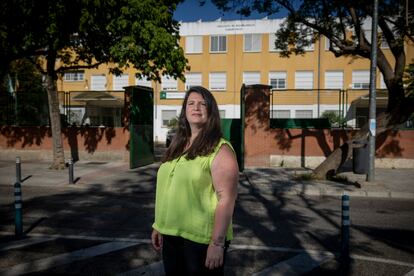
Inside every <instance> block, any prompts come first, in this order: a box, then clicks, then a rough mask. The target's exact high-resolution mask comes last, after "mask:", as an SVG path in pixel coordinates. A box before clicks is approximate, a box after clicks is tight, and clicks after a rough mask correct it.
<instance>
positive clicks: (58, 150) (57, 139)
mask: <svg viewBox="0 0 414 276" xmlns="http://www.w3.org/2000/svg"><path fill="white" fill-rule="evenodd" d="M49 63H52V62H49V60H48V74H47V75H46V78H45V86H46V91H47V97H48V104H49V116H50V126H51V129H52V141H53V161H52V164H51V166H50V169H55V170H63V169H64V168H65V155H64V151H63V143H62V129H61V122H60V111H59V98H58V94H57V85H56V78H55V77H54V72H53V73H51V72H50V71H49V68H50V67H49ZM53 71H54V61H53Z"/></svg>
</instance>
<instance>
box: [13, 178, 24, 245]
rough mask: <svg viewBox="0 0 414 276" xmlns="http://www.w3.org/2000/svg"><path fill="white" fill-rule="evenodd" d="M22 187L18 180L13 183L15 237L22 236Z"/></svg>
mask: <svg viewBox="0 0 414 276" xmlns="http://www.w3.org/2000/svg"><path fill="white" fill-rule="evenodd" d="M22 203H23V202H22V188H21V185H20V182H19V181H17V182H16V183H14V224H15V228H14V233H15V235H16V237H17V238H20V237H22V236H23V216H22V205H23V204H22Z"/></svg>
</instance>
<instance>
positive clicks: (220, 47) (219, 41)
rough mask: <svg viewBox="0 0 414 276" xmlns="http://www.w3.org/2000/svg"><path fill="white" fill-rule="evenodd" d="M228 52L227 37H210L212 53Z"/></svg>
mask: <svg viewBox="0 0 414 276" xmlns="http://www.w3.org/2000/svg"><path fill="white" fill-rule="evenodd" d="M226 51H227V37H226V36H225V35H212V36H210V52H212V53H222V52H226Z"/></svg>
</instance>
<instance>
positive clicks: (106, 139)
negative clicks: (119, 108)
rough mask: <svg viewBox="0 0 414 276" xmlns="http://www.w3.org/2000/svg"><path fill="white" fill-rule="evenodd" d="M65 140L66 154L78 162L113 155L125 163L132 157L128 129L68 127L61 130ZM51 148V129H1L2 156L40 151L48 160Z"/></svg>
mask: <svg viewBox="0 0 414 276" xmlns="http://www.w3.org/2000/svg"><path fill="white" fill-rule="evenodd" d="M62 138H63V145H64V149H65V151H67V152H69V153H70V154H71V155H72V157H73V158H74V159H79V156H90V157H91V159H94V158H93V157H96V158H98V159H99V158H100V157H102V158H105V157H104V156H110V155H112V156H115V155H116V156H118V157H117V158H118V159H119V158H122V159H125V158H127V157H128V155H129V130H128V129H127V128H113V127H104V128H100V127H68V128H63V129H62ZM52 148H53V146H52V132H51V129H50V128H49V127H13V126H3V127H1V128H0V150H1V153H0V155H5V154H6V150H14V151H20V150H21V151H22V152H23V150H24V151H27V152H31V154H32V155H35V154H36V152H37V151H38V153H39V155H42V156H45V155H46V156H49V155H50V154H51V153H52ZM23 153H24V152H23ZM3 157H4V156H3ZM35 157H36V156H33V158H35ZM40 159H42V158H40Z"/></svg>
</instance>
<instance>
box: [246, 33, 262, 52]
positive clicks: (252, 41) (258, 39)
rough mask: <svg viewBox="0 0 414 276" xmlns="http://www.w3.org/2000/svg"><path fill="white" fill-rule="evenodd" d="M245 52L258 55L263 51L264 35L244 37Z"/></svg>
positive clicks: (247, 35)
mask: <svg viewBox="0 0 414 276" xmlns="http://www.w3.org/2000/svg"><path fill="white" fill-rule="evenodd" d="M243 50H244V52H247V53H257V52H261V51H262V34H245V35H243Z"/></svg>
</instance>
